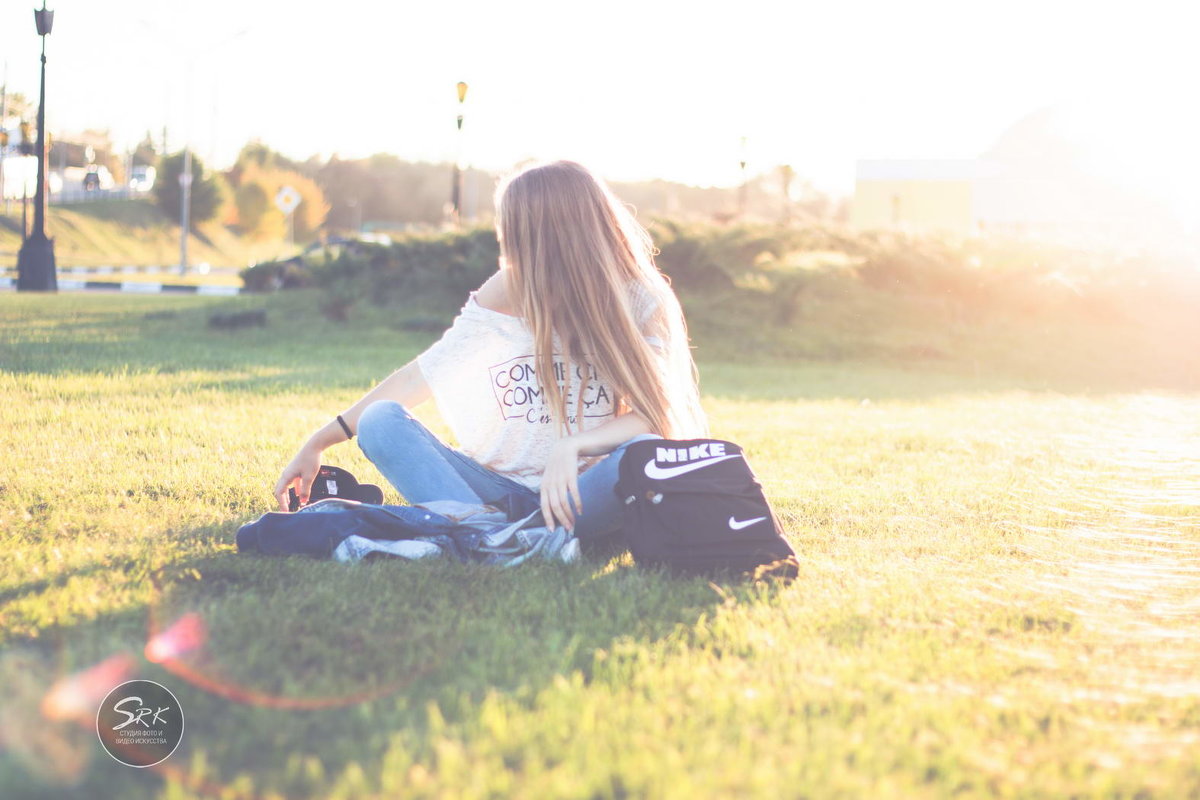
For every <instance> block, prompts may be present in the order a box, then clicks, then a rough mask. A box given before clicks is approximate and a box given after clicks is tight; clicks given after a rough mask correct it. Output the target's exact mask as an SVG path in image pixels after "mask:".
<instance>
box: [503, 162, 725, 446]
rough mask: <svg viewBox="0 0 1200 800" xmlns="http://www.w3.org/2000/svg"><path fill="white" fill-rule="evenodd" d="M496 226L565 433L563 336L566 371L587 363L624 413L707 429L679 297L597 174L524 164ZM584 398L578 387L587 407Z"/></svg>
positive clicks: (658, 424) (661, 426) (660, 428)
mask: <svg viewBox="0 0 1200 800" xmlns="http://www.w3.org/2000/svg"><path fill="white" fill-rule="evenodd" d="M496 232H497V235H498V236H499V239H500V250H501V253H502V255H503V257H504V259H505V261H506V262H507V263H508V267H509V269H508V270H506V273H507V275H508V286H509V289H510V292H511V295H510V296H512V297H513V298H514V300H515V303H516V305H517V307H518V308H519V310H520V312H521V316H523V317H524V319H525V322H526V324H527V325H528V326H529V327H530V329H531V330H532V332H533V338H534V346H535V358H536V370H537V374H538V375H539V376H540V378H541V380H540V382H541V384H542V391H543V393H544V396H545V398H546V401H547V405H548V407H549V409H550V413H551V414H552V415H553V419H554V420H555V422H556V423H557V426H558V430H559V432H560V433H563V432H567V433H569V432H570V425H569V424H568V419H569V414H568V409H567V399H566V394H565V392H564V390H563V387H561V386H559V384H558V381H557V380H555V378H554V376H555V372H554V355H555V350H556V345H559V346H561V347H562V348H563V352H562V355H563V357H564V358H565V359H566V360H567V362H568V363H567V367H568V370H567V373H566V374H567V376H570V375H571V373H572V371H573V370H571V369H570V368H571V367H572V366H580V365H582V364H584V363H585V362H590V364H591V365H592V367H593V368H594V369H595V370H596V374H597V377H598V378H600V379H601V380H604V381H607V382H608V383H609V384H610V385H611V387H612V389H613V391H614V393H615V395H616V397H615V398H614V408H615V409H616V412H617V413H618V414H620V413H624V412H626V411H635V412H637V413H639V414H640V415H641V416H642V417H643V418H644V419H645V420H646V421H647V422H648V423H649V424H650V426H651V428H652V429H653V430H654V431H655V432H656V433H659V434H661V435H663V436H667V437H674V438H690V437H698V436H704V435H705V434H706V433H707V425H706V423H705V419H704V413H703V411H702V410H701V408H700V398H699V391H698V387H697V373H696V365H695V362H694V361H693V360H692V356H691V351H690V349H689V348H688V340H687V330H686V326H685V324H684V320H683V311H682V310H681V308H680V306H679V300H678V298H676V297H675V293H674V292H673V291H672V290H671V287H670V285H669V284H668V282H667V280H666V278H665V276H663V274H662V273H661V272H659V271H658V268H657V267H656V266H655V265H654V257H653V252H654V246H653V243H652V242H651V240H650V235H649V234H648V233H647V232H646V230H645V228H643V227H642V226H641V225H639V224H638V223H637V221H636V220H635V219H634V218H633V215H632V214H630V213H629V211H628V210H627V209H626V208H625V206H623V205H622V204H621V203H620V202H619V201H618V200H617V199H616V197H614V196H613V194H612V192H610V191H609V189H608V188H607V187H606V186H605V185H604V184H603V183H602V182H601V181H600V180H599V179H597V178H596V177H595V176H594V175H592V173H590V172H589V171H588V170H587V169H585V168H584V167H582V166H581V165H579V164H576V163H574V162H571V161H555V162H552V163H548V164H540V165H537V166H533V167H528V168H526V169H523V170H521V171H519V172H517V173H516V174H515V175H513V176H511V177H510V178H508V179H507V180H506V181H504V182H503V183H502V184H501V185H500V187H499V188H498V189H497V192H496ZM639 316H641V317H644V319H639V318H638V317H639ZM647 339H649V340H650V341H647ZM651 342H653V343H654V345H657V346H653V345H652V344H651ZM582 376H583V377H582V380H583V381H584V382H585V385H586V381H587V380H588V379H589V374H588V371H587V370H586V369H585V370H582ZM583 395H584V392H583V387H580V389H579V392H578V401H579V403H580V404H581V403H582V400H583ZM575 417H576V419H577V420H578V421H582V420H581V417H580V415H579V413H578V410H577V412H576V415H575Z"/></svg>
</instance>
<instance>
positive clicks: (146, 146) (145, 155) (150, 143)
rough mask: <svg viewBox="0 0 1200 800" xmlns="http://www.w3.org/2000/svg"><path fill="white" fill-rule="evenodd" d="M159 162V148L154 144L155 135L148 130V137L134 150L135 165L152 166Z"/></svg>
mask: <svg viewBox="0 0 1200 800" xmlns="http://www.w3.org/2000/svg"><path fill="white" fill-rule="evenodd" d="M157 163H158V148H157V147H156V146H155V144H154V137H153V136H152V135H151V133H150V131H146V138H144V139H142V141H140V142H138V146H137V147H136V148H135V149H134V151H133V166H135V167H152V166H154V165H155V164H157Z"/></svg>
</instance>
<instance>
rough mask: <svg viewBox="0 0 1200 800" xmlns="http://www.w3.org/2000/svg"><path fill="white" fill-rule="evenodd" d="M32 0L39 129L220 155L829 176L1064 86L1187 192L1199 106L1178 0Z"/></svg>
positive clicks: (0, 17) (16, 83)
mask: <svg viewBox="0 0 1200 800" xmlns="http://www.w3.org/2000/svg"><path fill="white" fill-rule="evenodd" d="M50 7H51V8H52V9H53V10H55V11H56V18H55V28H54V32H53V33H52V34H51V36H50V37H49V38H48V41H47V47H48V58H49V62H48V69H49V82H50V83H49V89H48V91H49V103H48V107H49V118H50V123H49V124H50V128H51V130H52V131H53V130H56V129H58V130H63V131H74V130H82V129H84V128H108V129H110V130H111V132H112V135H113V137H114V139H115V140H116V142H117V143H118V145H120V146H122V147H127V146H130V145H132V144H133V143H134V142H136V141H137V140H139V139H141V138H142V137H143V136H144V135H145V133H146V132H147V131H148V130H149V131H153V132H154V134H155V136H156V137H161V136H162V135H163V128H164V126H166V129H167V140H168V145H169V147H170V148H171V149H172V150H174V149H178V148H179V147H180V146H182V144H183V143H184V141H190V142H191V143H192V145H193V148H194V150H195V151H196V152H197V153H198V154H199V155H200V156H201V157H202V158H207V159H209V160H210V161H215V163H216V165H217V166H227V165H228V164H229V163H231V161H232V160H233V158H234V156H235V155H236V153H237V151H238V150H239V149H240V147H241V146H242V145H243V144H244V143H245V142H246V141H247V140H250V139H255V138H256V139H261V140H262V141H263V142H265V143H266V144H268V145H269V146H271V147H272V148H274V149H276V150H279V151H281V152H284V153H285V154H287V155H289V156H291V157H294V158H299V159H303V158H307V157H309V156H311V155H314V154H315V155H320V156H322V157H327V156H329V155H330V154H332V153H337V154H339V155H341V156H343V157H357V156H363V155H367V154H370V153H375V152H389V153H395V154H396V155H399V156H400V157H402V158H406V159H412V160H418V159H422V160H453V159H454V158H456V157H459V156H460V155H461V158H462V159H463V161H464V162H466V163H470V164H473V165H476V166H480V167H484V168H487V169H492V170H500V169H505V168H508V167H510V166H512V165H513V164H515V163H516V162H518V161H521V160H523V159H527V158H560V157H566V158H572V159H574V160H578V161H581V162H583V163H585V164H587V165H589V166H590V167H592V168H593V169H594V170H595V171H597V172H598V173H599V174H601V175H603V176H604V177H607V178H609V179H610V180H641V179H649V178H655V177H658V178H665V179H670V180H677V181H682V182H686V183H693V184H698V185H724V186H729V185H734V184H736V183H737V182H738V181H739V180H740V167H739V163H738V162H739V161H740V160H742V159H743V158H745V160H746V161H747V162H748V163H747V170H748V171H749V172H750V173H751V174H754V173H758V172H765V171H767V170H769V169H772V168H773V167H775V166H777V165H779V164H783V163H787V164H790V165H791V166H792V167H793V168H794V169H795V170H796V173H797V175H798V176H799V177H800V178H802V179H805V180H808V181H810V182H812V183H813V184H814V185H815V186H816V187H818V188H820V189H822V190H824V191H828V192H832V193H835V194H844V193H848V192H850V191H851V190H852V188H853V181H854V168H855V162H856V160H858V159H875V158H971V157H975V156H978V155H980V154H981V153H983V152H985V151H986V150H987V149H988V148H989V147H990V146H991V145H992V144H993V143H994V142H995V141H996V139H997V138H998V137H999V136H1000V135H1001V134H1002V133H1003V132H1004V131H1005V130H1006V129H1007V128H1008V127H1009V126H1010V125H1012V124H1013V123H1014V122H1016V121H1017V120H1018V119H1020V118H1021V117H1023V116H1025V115H1026V114H1028V113H1030V112H1033V111H1035V110H1037V109H1039V108H1043V107H1045V106H1048V105H1051V106H1053V105H1059V106H1063V105H1065V106H1070V107H1074V108H1083V109H1085V113H1083V114H1082V116H1081V117H1078V118H1082V119H1089V118H1090V119H1092V120H1094V122H1093V123H1091V127H1087V126H1086V125H1085V127H1084V129H1083V130H1082V133H1081V135H1082V136H1083V138H1084V139H1085V140H1087V141H1088V143H1089V144H1090V146H1091V147H1092V149H1093V150H1094V151H1096V153H1095V158H1094V160H1095V161H1097V162H1099V163H1102V164H1104V165H1106V166H1109V167H1112V166H1113V165H1115V164H1117V163H1118V162H1119V163H1121V164H1122V165H1123V166H1121V167H1120V169H1121V170H1125V171H1126V172H1128V173H1129V175H1127V176H1126V177H1131V179H1138V180H1143V181H1149V182H1151V183H1155V182H1157V184H1158V185H1159V188H1163V187H1165V186H1166V184H1167V183H1170V182H1171V181H1174V182H1175V184H1173V188H1172V189H1171V191H1172V192H1175V193H1177V194H1179V195H1180V196H1182V195H1183V193H1184V190H1183V189H1182V188H1180V184H1181V181H1180V178H1179V175H1178V173H1179V171H1180V170H1179V168H1178V167H1179V165H1180V163H1181V162H1180V159H1186V158H1188V157H1189V156H1188V154H1187V152H1186V151H1187V150H1188V149H1189V147H1190V145H1189V144H1188V143H1189V142H1190V141H1194V139H1193V138H1191V137H1190V133H1189V136H1181V135H1179V131H1180V130H1181V126H1182V129H1186V130H1188V131H1189V132H1190V131H1191V130H1192V128H1189V127H1188V126H1191V125H1194V124H1195V119H1194V118H1195V116H1196V114H1200V111H1198V112H1192V110H1191V109H1190V108H1187V107H1186V104H1193V105H1195V104H1196V101H1195V99H1194V98H1195V96H1196V91H1195V89H1194V88H1193V87H1192V84H1193V82H1194V80H1195V79H1196V77H1197V76H1200V55H1198V52H1197V51H1198V48H1196V47H1195V44H1194V28H1193V26H1191V25H1190V24H1186V23H1187V19H1186V15H1185V9H1186V8H1187V4H1186V3H1184V2H1174V3H1164V2H1154V0H1150V1H1149V2H1146V1H1144V0H1143V1H1142V2H1138V3H1136V4H1133V3H1125V4H1115V3H1114V4H1104V3H1094V2H1088V3H1084V2H1073V1H1071V2H1068V1H1066V0H1039V1H1038V2H1028V1H1027V0H1008V1H1006V2H990V1H988V2H983V1H976V0H955V2H932V1H930V0H907V1H906V2H867V1H866V0H842V1H840V2H824V3H820V4H806V3H782V2H777V1H776V2H765V1H764V0H739V2H735V3H732V2H726V3H706V2H703V0H690V1H689V2H687V3H682V2H665V1H664V0H641V2H630V1H629V0H606V2H604V3H586V4H582V3H572V2H566V1H565V0H557V1H556V2H541V1H540V0H510V2H507V3H497V2H494V0H492V1H491V2H478V1H477V0H460V2H457V3H452V4H451V3H434V2H425V3H395V2H380V1H379V0H358V2H355V3H349V4H347V5H346V6H344V7H343V6H340V4H332V3H320V4H315V3H313V4H308V3H296V2H286V3H285V2H280V1H279V0H256V1H255V2H242V1H241V0H206V2H203V3H201V2H189V1H187V0H105V1H104V2H97V1H96V0H56V1H55V2H52V3H50ZM33 8H34V4H33V3H32V2H30V3H28V5H24V4H22V3H20V2H6V3H4V5H3V9H2V10H0V69H3V68H4V65H5V64H7V70H8V85H9V86H10V88H11V89H13V90H16V91H20V92H23V93H25V94H27V95H35V94H36V91H37V67H38V47H39V42H38V37H37V35H36V32H35V29H34V22H33V14H32V9H33ZM460 80H461V81H466V82H467V83H468V85H469V89H468V93H467V99H466V103H465V105H464V106H463V108H462V111H463V113H464V116H465V124H464V128H463V134H462V136H461V138H460V137H458V136H456V130H455V121H454V119H455V116H456V114H457V113H458V111H459V109H458V107H457V106H458V102H457V98H456V96H455V84H456V83H457V82H458V81H460ZM1147 97H1153V98H1154V101H1153V102H1151V103H1146V102H1145V100H1146V98H1147ZM1135 101H1136V102H1139V103H1140V106H1141V109H1142V110H1141V111H1139V112H1138V113H1139V114H1142V115H1144V114H1145V113H1147V112H1146V110H1145V109H1146V108H1147V107H1148V108H1149V109H1150V111H1149V113H1151V114H1152V115H1155V114H1158V113H1160V112H1161V113H1162V114H1163V118H1162V121H1161V123H1160V122H1158V121H1152V124H1151V125H1149V127H1150V128H1151V129H1152V130H1153V129H1154V128H1155V127H1160V128H1163V129H1170V130H1171V131H1174V137H1173V139H1172V142H1174V143H1173V144H1172V145H1171V147H1172V148H1175V149H1168V150H1167V151H1165V152H1164V150H1163V146H1161V144H1160V143H1148V142H1145V141H1142V140H1141V137H1143V136H1144V134H1145V130H1146V128H1147V125H1146V124H1145V119H1144V116H1143V118H1142V119H1141V124H1140V126H1132V127H1130V126H1124V127H1123V125H1124V121H1127V119H1126V117H1127V115H1125V114H1124V112H1123V111H1122V109H1124V108H1125V107H1126V105H1127V104H1128V103H1132V102H1135ZM1097 112H1098V113H1097ZM1089 115H1090V116H1089ZM1114 120H1115V122H1114ZM743 140H744V144H743ZM1192 158H1193V159H1194V156H1192ZM1194 163H1195V162H1194V160H1193V161H1191V162H1188V164H1189V165H1194ZM1118 171H1120V170H1118ZM1198 174H1200V170H1198ZM1181 202H1187V201H1181ZM1193 210H1194V211H1196V213H1197V215H1198V216H1200V210H1196V209H1195V207H1194V206H1193Z"/></svg>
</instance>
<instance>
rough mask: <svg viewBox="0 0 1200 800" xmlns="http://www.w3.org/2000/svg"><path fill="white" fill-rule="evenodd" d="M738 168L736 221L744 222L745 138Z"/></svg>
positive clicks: (743, 138)
mask: <svg viewBox="0 0 1200 800" xmlns="http://www.w3.org/2000/svg"><path fill="white" fill-rule="evenodd" d="M738 167H739V168H740V169H741V171H742V182H741V184H740V185H739V186H738V219H739V220H742V221H744V220H745V219H746V137H745V136H743V137H742V155H741V158H740V159H739V160H738Z"/></svg>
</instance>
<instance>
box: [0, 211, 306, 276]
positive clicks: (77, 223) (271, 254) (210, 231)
mask: <svg viewBox="0 0 1200 800" xmlns="http://www.w3.org/2000/svg"><path fill="white" fill-rule="evenodd" d="M30 213H31V215H32V212H30ZM30 224H31V225H32V220H31V221H30ZM46 235H48V236H50V237H51V238H53V239H54V244H55V258H56V260H57V261H58V264H59V266H60V267H73V266H80V267H93V266H116V267H121V266H125V265H127V264H128V265H133V266H157V265H164V264H165V265H170V264H178V263H179V223H178V221H173V220H168V219H167V218H166V217H164V216H163V214H162V212H160V211H159V210H158V208H156V207H155V206H154V204H153V203H152V202H151V201H149V200H100V201H96V202H94V203H81V204H78V205H72V206H51V207H50V208H49V210H48V212H47V215H46ZM20 248H21V209H20V205H19V204H17V205H15V206H14V209H13V213H12V214H10V215H9V216H3V215H0V266H8V267H14V268H15V267H16V264H17V253H18V251H19V250H20ZM287 253H288V250H287V248H286V247H285V245H284V243H283V242H251V241H249V240H246V239H243V238H241V237H238V236H236V235H234V234H233V233H231V232H230V231H229V230H228V229H227V228H225V227H224V226H222V225H220V224H217V223H206V224H204V225H201V226H199V234H198V235H197V234H195V233H194V234H193V235H191V236H189V237H188V260H189V262H191V263H192V264H199V263H201V262H207V263H209V264H211V265H212V266H214V267H238V268H241V267H245V266H246V265H247V264H250V263H253V262H255V261H263V260H268V259H273V258H278V257H280V256H281V255H286V254H287Z"/></svg>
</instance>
